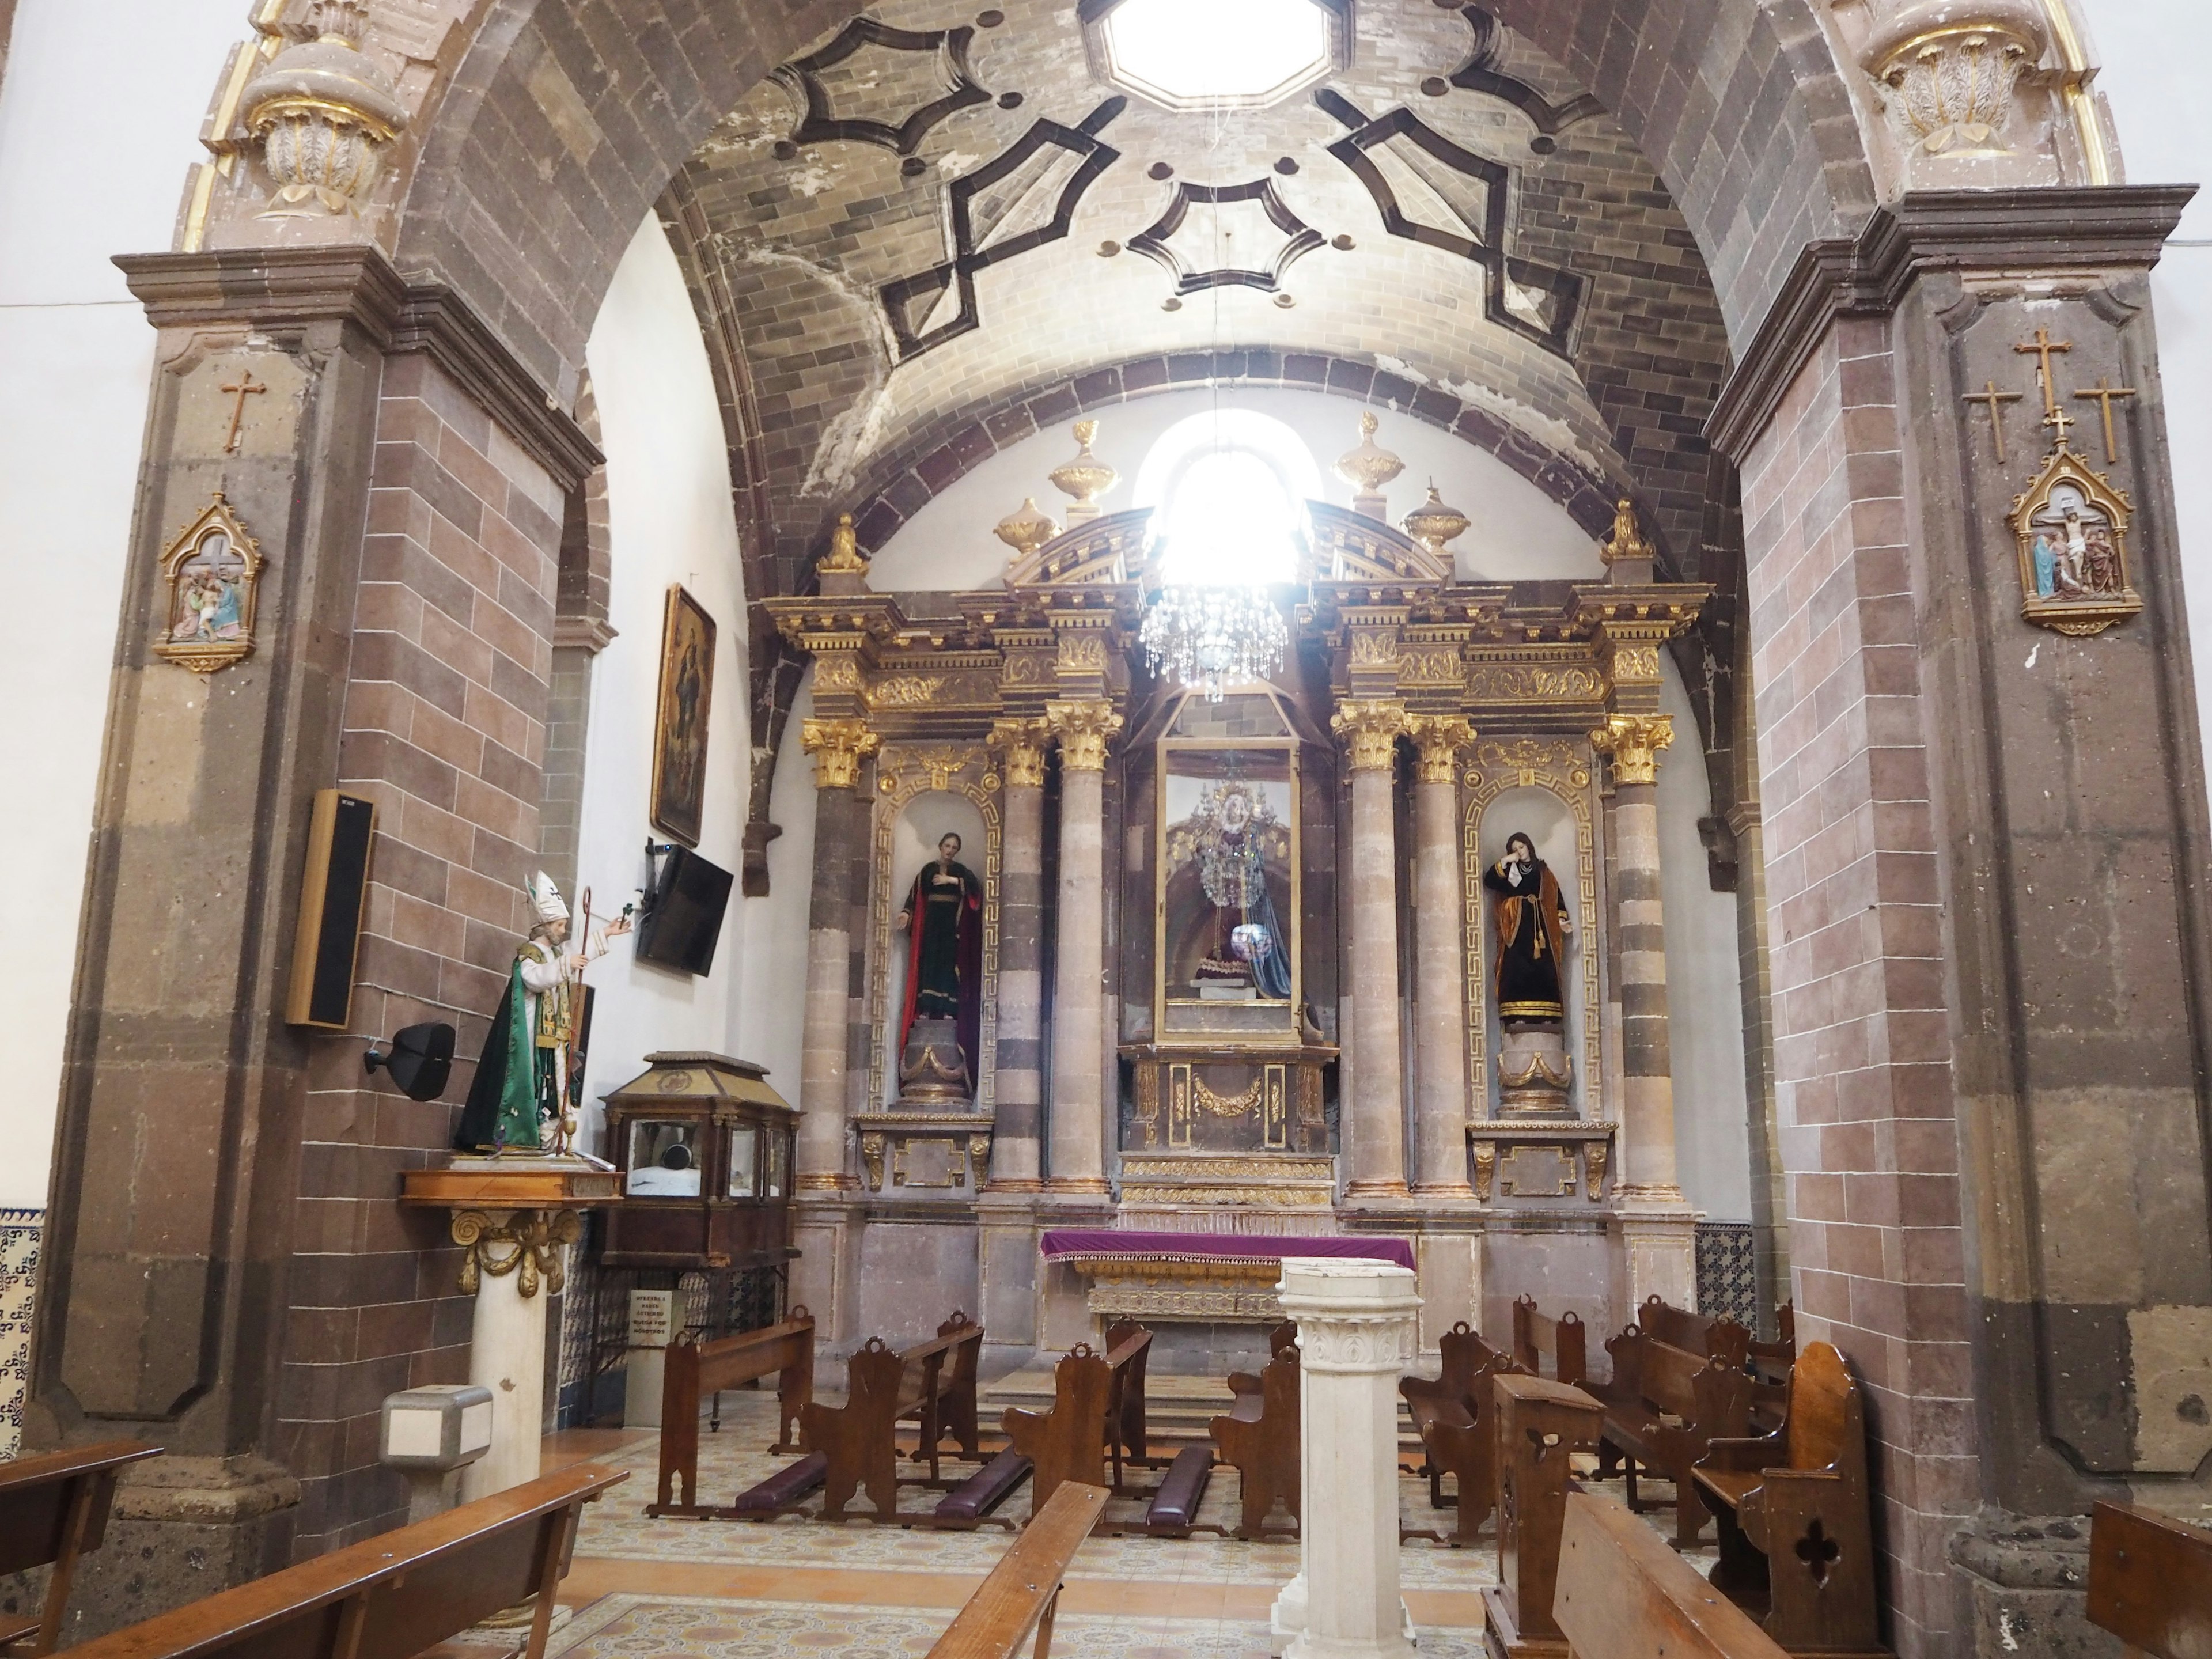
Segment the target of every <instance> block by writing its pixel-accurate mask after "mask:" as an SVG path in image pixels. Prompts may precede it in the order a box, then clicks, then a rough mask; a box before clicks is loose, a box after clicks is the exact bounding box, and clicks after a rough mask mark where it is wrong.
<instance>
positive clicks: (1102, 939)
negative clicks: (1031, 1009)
mask: <svg viewBox="0 0 2212 1659" xmlns="http://www.w3.org/2000/svg"><path fill="white" fill-rule="evenodd" d="M1045 719H1046V720H1047V721H1048V723H1049V725H1050V727H1051V731H1052V734H1053V736H1054V738H1058V739H1059V742H1060V906H1059V938H1058V941H1057V948H1056V950H1055V951H1054V961H1053V1038H1052V1167H1051V1170H1050V1171H1049V1176H1050V1179H1049V1181H1048V1183H1047V1184H1048V1189H1049V1190H1050V1191H1052V1192H1054V1193H1055V1194H1064V1195H1066V1196H1069V1197H1079V1196H1086V1195H1087V1196H1099V1195H1103V1194H1104V1193H1106V1192H1107V1191H1108V1188H1107V1184H1106V1079H1105V1066H1104V1054H1105V1048H1104V1044H1105V1041H1106V1030H1105V1023H1104V1022H1105V1012H1106V1005H1105V995H1104V988H1103V987H1104V975H1105V970H1106V959H1105V950H1106V932H1105V929H1106V919H1105V893H1106V839H1105V837H1106V830H1105V782H1106V750H1107V745H1108V744H1109V743H1110V742H1111V741H1112V739H1113V737H1114V734H1115V732H1118V731H1120V730H1121V716H1120V715H1119V714H1115V712H1114V705H1113V704H1112V703H1111V702H1109V701H1108V700H1107V699H1105V698H1103V697H1096V698H1090V697H1085V698H1071V699H1065V700H1060V701H1055V702H1048V703H1047V704H1046V705H1045Z"/></svg>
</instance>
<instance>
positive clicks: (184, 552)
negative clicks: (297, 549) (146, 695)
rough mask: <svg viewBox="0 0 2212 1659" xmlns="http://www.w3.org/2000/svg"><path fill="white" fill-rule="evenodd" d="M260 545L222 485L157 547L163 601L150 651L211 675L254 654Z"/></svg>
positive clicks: (166, 660) (163, 658)
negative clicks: (169, 539) (166, 542)
mask: <svg viewBox="0 0 2212 1659" xmlns="http://www.w3.org/2000/svg"><path fill="white" fill-rule="evenodd" d="M263 563H264V561H263V559H262V557H261V547H260V544H259V543H258V542H256V541H255V540H254V538H253V535H252V532H250V531H248V530H247V529H246V526H245V525H244V524H243V523H242V522H241V521H240V519H239V517H238V515H237V514H236V513H234V512H232V511H231V507H230V503H229V501H227V500H225V499H224V497H223V493H222V491H221V490H220V489H218V490H216V492H215V498H214V499H213V500H212V501H210V502H209V503H208V504H207V506H205V507H203V508H201V509H200V514H199V516H198V517H197V518H196V519H194V520H192V521H191V523H190V524H189V525H187V526H185V529H184V532H183V533H182V534H180V535H179V536H178V538H176V539H175V540H174V541H173V542H171V543H170V544H169V545H168V546H167V548H166V549H164V550H163V551H162V554H161V583H162V593H163V600H164V602H163V605H162V608H161V632H160V634H159V635H158V636H157V637H156V638H155V641H154V654H155V656H157V657H159V658H161V659H162V660H163V661H165V662H173V663H175V664H176V665H178V666H179V667H180V668H189V669H191V671H192V672H194V673H195V674H212V673H214V672H215V671H216V670H218V669H222V668H228V667H229V666H230V665H231V664H233V663H234V662H239V661H241V660H243V659H245V658H246V657H249V656H251V655H252V653H253V613H254V608H255V605H256V603H257V601H258V598H259V594H260V590H261V567H262V565H263Z"/></svg>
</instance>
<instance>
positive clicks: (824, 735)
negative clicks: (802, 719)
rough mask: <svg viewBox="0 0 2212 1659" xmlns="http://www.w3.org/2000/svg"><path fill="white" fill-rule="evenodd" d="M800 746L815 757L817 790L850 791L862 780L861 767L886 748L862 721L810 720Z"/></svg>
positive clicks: (800, 738) (815, 783) (803, 727)
mask: <svg viewBox="0 0 2212 1659" xmlns="http://www.w3.org/2000/svg"><path fill="white" fill-rule="evenodd" d="M799 742H800V743H801V744H802V745H804V747H805V750H806V752H807V753H808V754H810V755H811V756H813V757H814V787H816V788H817V789H850V788H851V787H853V786H854V783H855V782H857V781H859V779H860V763H861V762H862V761H864V760H866V758H867V757H869V756H871V755H872V754H874V753H875V752H876V750H878V749H880V748H881V747H883V739H882V738H879V737H878V736H877V735H876V734H875V732H872V731H871V730H870V729H869V727H868V723H867V722H866V720H808V721H807V722H806V724H805V726H801V727H800V728H799Z"/></svg>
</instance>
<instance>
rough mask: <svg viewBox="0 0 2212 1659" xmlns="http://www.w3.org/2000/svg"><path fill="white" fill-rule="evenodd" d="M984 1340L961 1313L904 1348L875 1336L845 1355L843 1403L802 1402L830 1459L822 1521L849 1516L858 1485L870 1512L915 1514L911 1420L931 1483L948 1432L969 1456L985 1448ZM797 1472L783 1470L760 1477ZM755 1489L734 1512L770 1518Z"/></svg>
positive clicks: (805, 1437) (806, 1431) (811, 1442)
mask: <svg viewBox="0 0 2212 1659" xmlns="http://www.w3.org/2000/svg"><path fill="white" fill-rule="evenodd" d="M982 1344H983V1328H982V1327H981V1325H976V1324H973V1323H971V1322H969V1319H968V1316H966V1315H965V1314H960V1313H956V1314H954V1315H953V1316H952V1317H951V1318H950V1319H948V1320H946V1321H945V1323H944V1324H942V1325H940V1326H939V1327H938V1334H937V1335H935V1336H934V1337H933V1338H931V1339H930V1340H928V1341H927V1342H919V1343H916V1344H915V1346H913V1347H911V1348H908V1349H907V1350H906V1351H905V1352H893V1351H892V1350H891V1349H890V1348H889V1347H888V1346H885V1345H884V1340H883V1339H882V1338H881V1337H875V1336H872V1337H870V1338H869V1339H868V1340H866V1342H864V1343H862V1344H861V1345H860V1347H859V1349H858V1350H856V1351H855V1352H854V1355H853V1357H852V1358H851V1359H850V1360H849V1361H848V1362H847V1364H846V1389H845V1403H844V1405H843V1406H842V1407H838V1406H825V1405H823V1404H822V1403H821V1402H820V1401H808V1402H807V1403H806V1404H805V1405H804V1406H802V1407H800V1408H799V1431H800V1438H801V1440H802V1441H803V1443H805V1447H806V1449H808V1450H809V1451H810V1452H817V1453H819V1454H821V1455H822V1456H823V1459H824V1462H823V1465H822V1483H823V1504H822V1518H823V1520H825V1521H842V1520H844V1519H846V1518H847V1516H846V1513H845V1511H846V1508H847V1506H848V1504H851V1503H852V1501H853V1497H854V1493H855V1492H866V1494H867V1496H868V1501H869V1502H870V1503H871V1504H874V1505H875V1513H874V1515H873V1516H871V1517H867V1518H871V1519H874V1520H878V1521H891V1520H900V1521H905V1520H911V1519H912V1518H913V1517H911V1516H901V1515H900V1514H899V1512H898V1484H899V1474H898V1425H899V1424H900V1422H902V1420H904V1419H908V1418H913V1419H915V1420H916V1421H918V1422H919V1423H920V1424H921V1444H920V1446H919V1447H918V1449H916V1451H915V1456H916V1457H917V1458H921V1457H927V1459H928V1460H929V1484H931V1485H933V1486H934V1485H939V1484H941V1482H940V1480H939V1442H940V1441H941V1440H942V1439H943V1438H944V1437H945V1435H946V1434H947V1433H951V1434H956V1435H958V1436H959V1437H960V1438H961V1444H962V1446H963V1449H966V1450H967V1452H968V1454H969V1455H970V1456H975V1455H979V1453H978V1451H977V1449H976V1444H977V1443H976V1436H975V1356H976V1355H977V1354H978V1353H979V1352H981V1348H982ZM794 1467H798V1466H794ZM793 1478H794V1477H793V1476H792V1474H790V1472H789V1471H785V1472H782V1473H780V1474H776V1475H772V1476H770V1477H769V1480H768V1481H764V1482H763V1483H762V1484H763V1486H769V1485H771V1484H773V1483H775V1482H778V1481H784V1480H791V1479H793ZM759 1490H760V1489H759V1488H756V1489H755V1491H756V1492H758V1491H759ZM752 1496H753V1494H752V1493H747V1494H744V1495H743V1496H741V1497H739V1498H738V1502H737V1504H736V1505H735V1506H734V1510H733V1513H736V1514H737V1515H738V1516H739V1518H744V1519H748V1520H750V1519H765V1518H768V1511H766V1510H763V1509H762V1508H760V1507H758V1506H754V1505H750V1504H749V1503H748V1499H749V1498H751V1497H752ZM793 1501H794V1502H795V1501H796V1500H795V1499H794V1500H793ZM775 1512H778V1513H781V1512H784V1511H782V1510H776V1511H775Z"/></svg>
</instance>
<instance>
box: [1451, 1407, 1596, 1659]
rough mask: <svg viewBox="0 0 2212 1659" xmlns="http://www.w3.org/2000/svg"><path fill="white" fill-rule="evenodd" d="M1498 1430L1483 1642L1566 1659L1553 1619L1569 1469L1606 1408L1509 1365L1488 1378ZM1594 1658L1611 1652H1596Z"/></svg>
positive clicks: (1519, 1656)
mask: <svg viewBox="0 0 2212 1659" xmlns="http://www.w3.org/2000/svg"><path fill="white" fill-rule="evenodd" d="M1490 1389H1491V1396H1492V1412H1493V1413H1494V1415H1495V1417H1496V1419H1497V1436H1498V1583H1496V1584H1495V1585H1494V1586H1492V1587H1491V1588H1489V1589H1485V1590H1484V1591H1483V1592H1482V1616H1483V1626H1484V1638H1485V1645H1486V1647H1487V1648H1488V1649H1489V1650H1490V1651H1491V1652H1492V1654H1502V1655H1504V1659H1566V1641H1565V1638H1564V1637H1562V1636H1561V1635H1560V1634H1559V1626H1557V1625H1555V1624H1553V1622H1552V1601H1553V1595H1552V1587H1553V1583H1554V1582H1555V1581H1556V1580H1557V1579H1558V1577H1559V1530H1560V1527H1561V1524H1562V1522H1564V1520H1565V1516H1566V1504H1567V1479H1568V1468H1569V1464H1570V1462H1571V1459H1572V1458H1573V1456H1574V1455H1575V1454H1576V1453H1577V1452H1578V1451H1592V1450H1595V1449H1596V1446H1597V1441H1598V1436H1599V1434H1600V1432H1601V1430H1602V1426H1603V1424H1604V1421H1605V1411H1604V1408H1603V1407H1601V1406H1600V1405H1599V1404H1598V1403H1597V1401H1595V1400H1593V1399H1591V1398H1590V1396H1589V1395H1587V1394H1585V1393H1584V1392H1583V1390H1582V1389H1577V1388H1571V1387H1569V1386H1568V1385H1567V1384H1565V1383H1555V1382H1553V1381H1552V1380H1551V1379H1550V1378H1549V1377H1544V1376H1524V1375H1522V1374H1520V1373H1518V1372H1510V1371H1509V1372H1505V1373H1503V1374H1501V1375H1499V1376H1493V1377H1492V1378H1491V1380H1490ZM1589 1659H1613V1656H1612V1655H1611V1654H1592V1655H1591V1656H1589Z"/></svg>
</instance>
